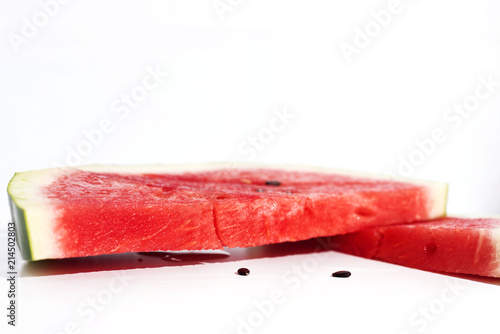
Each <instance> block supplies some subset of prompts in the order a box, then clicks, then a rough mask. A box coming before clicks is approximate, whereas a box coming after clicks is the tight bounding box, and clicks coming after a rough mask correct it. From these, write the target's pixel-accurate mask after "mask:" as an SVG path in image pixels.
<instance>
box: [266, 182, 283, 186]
mask: <svg viewBox="0 0 500 334" xmlns="http://www.w3.org/2000/svg"><path fill="white" fill-rule="evenodd" d="M266 186H275V187H278V186H281V182H280V181H266Z"/></svg>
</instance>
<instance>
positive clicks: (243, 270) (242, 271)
mask: <svg viewBox="0 0 500 334" xmlns="http://www.w3.org/2000/svg"><path fill="white" fill-rule="evenodd" d="M238 275H240V276H248V275H250V270H248V269H247V268H240V269H238Z"/></svg>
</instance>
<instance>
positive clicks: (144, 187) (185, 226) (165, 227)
mask: <svg viewBox="0 0 500 334" xmlns="http://www.w3.org/2000/svg"><path fill="white" fill-rule="evenodd" d="M272 181H274V182H272ZM42 192H43V195H44V196H45V197H46V198H48V199H49V200H50V203H51V206H52V207H53V208H54V209H55V210H54V212H55V217H54V219H55V220H56V224H55V225H56V227H55V229H54V231H53V234H54V235H53V238H54V241H55V242H57V243H58V245H59V249H61V252H60V253H61V254H60V256H61V257H75V256H88V255H97V254H109V253H121V252H128V251H152V250H194V249H220V248H222V247H224V246H227V247H249V246H257V245H263V244H270V243H277V242H284V241H295V240H305V239H309V238H313V237H319V236H329V235H335V234H341V233H348V232H352V231H357V230H360V229H362V228H366V227H370V226H378V225H387V224H394V223H400V222H412V221H417V220H422V219H428V218H429V217H427V216H428V205H429V203H428V202H429V198H428V196H429V195H428V192H427V188H426V187H423V186H420V185H416V184H411V183H404V182H394V181H385V180H384V181H381V180H377V179H369V178H359V177H352V176H347V175H335V174H323V173H315V172H303V171H301V172H293V171H283V170H270V169H269V170H268V169H252V170H215V171H207V172H196V173H177V174H118V173H95V172H89V171H81V170H75V171H74V172H72V173H69V174H68V173H66V174H64V175H61V176H60V177H58V178H57V179H56V180H55V181H54V182H53V183H51V184H50V185H48V186H46V187H45V188H44V189H42Z"/></svg>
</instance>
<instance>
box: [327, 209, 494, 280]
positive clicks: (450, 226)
mask: <svg viewBox="0 0 500 334" xmlns="http://www.w3.org/2000/svg"><path fill="white" fill-rule="evenodd" d="M498 229H500V219H465V218H452V217H447V218H442V219H438V220H434V221H428V222H420V223H413V224H401V225H392V226H382V227H375V228H369V229H366V230H362V231H359V232H355V233H350V234H346V235H339V236H335V237H333V239H332V241H333V242H332V245H333V247H334V249H337V250H339V251H342V252H345V253H349V254H353V255H357V256H361V257H366V258H370V259H378V260H382V261H386V262H390V263H395V264H400V265H404V266H407V267H411V268H417V269H423V270H430V271H440V272H449V273H463V274H474V275H481V276H492V277H499V276H500V272H499V271H498V268H499V265H500V263H499V259H498V250H497V249H498V247H500V240H499V238H498V234H497V233H496V231H498Z"/></svg>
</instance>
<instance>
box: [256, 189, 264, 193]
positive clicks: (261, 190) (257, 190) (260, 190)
mask: <svg viewBox="0 0 500 334" xmlns="http://www.w3.org/2000/svg"><path fill="white" fill-rule="evenodd" d="M255 191H256V192H258V193H263V192H264V191H265V190H264V189H255Z"/></svg>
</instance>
